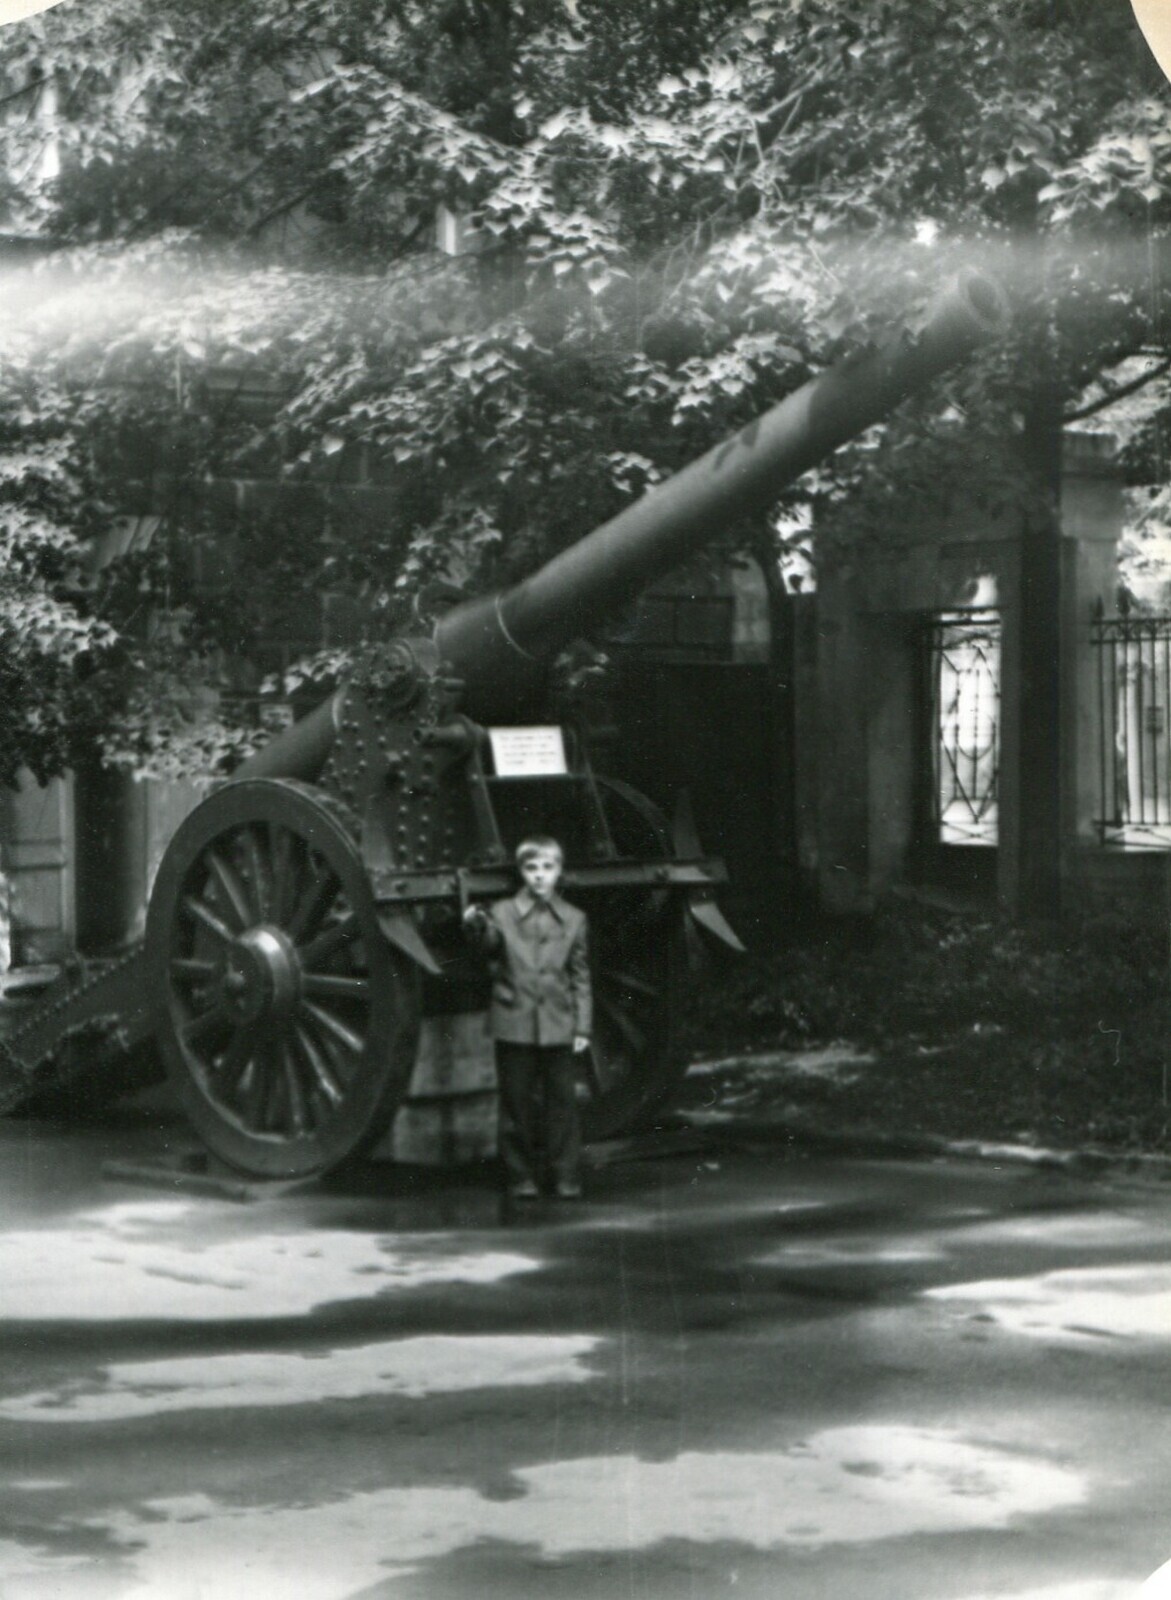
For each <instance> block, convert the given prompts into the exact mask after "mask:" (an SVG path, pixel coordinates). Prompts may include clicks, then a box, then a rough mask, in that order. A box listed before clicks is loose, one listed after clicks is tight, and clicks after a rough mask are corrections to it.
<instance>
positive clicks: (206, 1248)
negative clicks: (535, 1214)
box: [0, 1202, 539, 1322]
mask: <svg viewBox="0 0 1171 1600" xmlns="http://www.w3.org/2000/svg"><path fill="white" fill-rule="evenodd" d="M189 1209H190V1208H189V1207H187V1206H185V1205H183V1204H169V1203H166V1202H159V1203H157V1204H154V1205H151V1204H145V1205H137V1204H135V1205H121V1206H110V1207H107V1208H104V1209H102V1210H97V1211H91V1212H87V1213H85V1214H84V1215H82V1216H79V1217H76V1218H73V1219H71V1220H70V1222H69V1223H68V1224H66V1225H64V1226H60V1227H53V1228H38V1229H35V1230H24V1231H17V1232H12V1233H7V1234H4V1235H2V1236H0V1282H3V1283H4V1284H5V1285H6V1286H7V1287H6V1293H5V1303H4V1308H3V1312H2V1314H0V1315H2V1316H3V1319H4V1320H6V1321H70V1322H72V1321H125V1320H131V1319H134V1320H143V1319H157V1320H161V1321H168V1322H182V1321H202V1320H212V1319H255V1318H267V1317H282V1316H303V1315H305V1314H307V1313H308V1312H310V1311H312V1310H313V1309H314V1308H315V1307H318V1306H321V1305H327V1304H330V1303H331V1302H334V1301H340V1300H357V1299H363V1300H366V1299H370V1298H372V1297H373V1296H375V1295H378V1294H381V1293H383V1292H384V1291H387V1290H392V1289H398V1290H410V1289H415V1288H422V1287H427V1286H431V1285H439V1284H445V1283H452V1284H457V1283H459V1284H484V1285H487V1284H492V1283H496V1282H498V1281H500V1280H501V1279H503V1278H508V1277H511V1276H513V1275H514V1274H516V1273H520V1272H530V1271H533V1270H534V1269H535V1268H536V1267H537V1266H538V1265H539V1262H538V1261H537V1260H535V1259H534V1258H533V1257H532V1256H528V1255H520V1254H518V1253H516V1252H513V1251H500V1250H484V1251H481V1252H474V1251H470V1250H467V1249H463V1250H460V1249H458V1248H457V1247H456V1246H455V1245H454V1244H453V1241H452V1239H451V1238H450V1236H447V1235H437V1236H433V1235H421V1234H413V1235H411V1238H410V1243H409V1245H404V1244H402V1243H400V1242H399V1241H398V1240H397V1239H394V1238H388V1237H385V1236H383V1237H380V1236H378V1235H377V1234H367V1233H357V1232H347V1231H341V1230H338V1231H333V1232H326V1231H322V1230H321V1229H311V1230H305V1231H301V1232H295V1233H284V1234H280V1233H265V1234H244V1235H240V1236H238V1237H228V1238H222V1237H221V1238H218V1239H208V1238H206V1237H204V1238H202V1239H200V1238H195V1237H193V1233H194V1229H193V1228H192V1226H191V1221H190V1218H189V1216H188V1212H189ZM213 1215H214V1213H213Z"/></svg>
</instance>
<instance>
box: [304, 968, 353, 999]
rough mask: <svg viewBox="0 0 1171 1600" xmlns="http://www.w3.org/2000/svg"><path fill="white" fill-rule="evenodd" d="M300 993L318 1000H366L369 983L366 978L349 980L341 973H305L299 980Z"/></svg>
mask: <svg viewBox="0 0 1171 1600" xmlns="http://www.w3.org/2000/svg"><path fill="white" fill-rule="evenodd" d="M301 993H302V994H312V995H316V996H317V998H318V999H319V1000H320V999H326V998H333V999H336V1000H368V999H369V998H370V982H369V979H367V978H350V977H346V976H344V975H343V974H341V973H337V974H334V973H332V972H306V973H305V974H304V975H303V977H302V979H301Z"/></svg>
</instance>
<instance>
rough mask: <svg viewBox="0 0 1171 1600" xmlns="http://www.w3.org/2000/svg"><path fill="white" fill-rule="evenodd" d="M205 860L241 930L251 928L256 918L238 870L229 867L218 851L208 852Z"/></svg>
mask: <svg viewBox="0 0 1171 1600" xmlns="http://www.w3.org/2000/svg"><path fill="white" fill-rule="evenodd" d="M204 859H205V860H206V862H207V864H208V866H209V867H210V868H211V874H212V877H213V878H214V879H215V881H216V883H218V884H219V886H220V888H221V890H222V891H223V894H224V898H225V899H226V900H227V902H228V904H229V906H230V907H231V909H232V913H233V915H234V916H235V918H236V922H237V925H238V927H239V928H241V929H243V928H248V927H251V925H252V922H253V921H254V918H253V916H252V911H251V908H250V907H249V905H248V896H247V895H246V894H245V892H244V885H243V884H242V883H241V881H240V878H239V875H238V873H237V872H236V869H235V868H234V867H231V866H229V865H228V863H227V862H226V861H225V860H224V858H223V856H221V855H220V853H219V851H218V850H208V851H206V852H205V855H204Z"/></svg>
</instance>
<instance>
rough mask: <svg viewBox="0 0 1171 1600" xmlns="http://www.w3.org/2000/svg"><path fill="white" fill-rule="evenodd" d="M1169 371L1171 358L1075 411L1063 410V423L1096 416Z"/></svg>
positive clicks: (1080, 420) (1170, 369)
mask: <svg viewBox="0 0 1171 1600" xmlns="http://www.w3.org/2000/svg"><path fill="white" fill-rule="evenodd" d="M1169 372H1171V360H1167V361H1164V362H1162V363H1160V365H1159V366H1157V367H1152V369H1151V370H1150V372H1144V373H1142V374H1141V375H1140V376H1139V377H1137V378H1132V379H1131V381H1130V382H1129V383H1120V384H1119V386H1118V388H1117V389H1111V390H1110V391H1109V393H1108V394H1105V395H1103V396H1102V397H1101V399H1099V400H1091V401H1089V402H1088V403H1087V404H1086V405H1084V406H1078V407H1077V408H1076V410H1073V411H1063V412H1062V414H1061V420H1062V422H1063V423H1068V422H1082V421H1084V420H1085V418H1086V417H1096V416H1097V415H1098V413H1099V412H1100V411H1106V410H1108V409H1109V408H1110V406H1112V405H1114V404H1115V403H1116V401H1119V400H1125V399H1126V398H1127V396H1128V395H1132V394H1137V393H1138V391H1139V390H1140V389H1144V388H1145V387H1146V386H1147V384H1148V383H1154V381H1155V379H1156V378H1163V377H1166V375H1167V373H1169Z"/></svg>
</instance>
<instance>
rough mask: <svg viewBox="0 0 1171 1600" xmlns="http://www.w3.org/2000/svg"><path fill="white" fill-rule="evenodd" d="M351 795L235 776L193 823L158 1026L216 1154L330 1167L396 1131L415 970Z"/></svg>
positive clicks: (150, 940)
mask: <svg viewBox="0 0 1171 1600" xmlns="http://www.w3.org/2000/svg"><path fill="white" fill-rule="evenodd" d="M354 826H355V825H354V823H353V820H352V819H351V818H350V817H349V815H348V813H347V812H346V811H345V810H344V808H343V807H341V806H339V805H338V804H337V803H336V802H334V801H333V800H331V799H329V798H328V797H326V796H324V795H323V794H321V792H320V791H318V790H314V789H312V788H310V787H308V786H307V785H304V784H300V783H295V782H292V781H289V780H283V779H272V778H260V779H254V780H250V781H245V782H240V783H235V784H227V785H225V786H224V787H223V788H222V789H219V790H217V791H216V792H215V793H214V794H213V795H211V796H210V798H209V799H207V800H205V801H204V802H203V804H202V805H201V806H199V807H198V808H197V809H196V810H195V811H193V812H192V813H191V815H190V816H189V817H188V818H187V819H186V821H185V822H184V823H183V824H182V826H181V827H180V828H179V830H178V832H177V833H176V834H175V837H174V839H173V840H172V841H171V844H170V846H169V848H168V850H167V853H166V855H165V857H164V859H163V863H162V866H161V868H160V869H159V875H158V879H157V881H156V883H155V887H154V892H153V894H152V896H151V902H150V911H149V915H148V918H147V940H146V943H147V952H148V961H149V978H148V981H149V984H150V992H151V1003H152V1007H153V1010H154V1017H155V1032H156V1037H157V1039H158V1042H159V1045H160V1047H161V1050H162V1054H163V1058H164V1061H165V1063H166V1067H167V1072H168V1075H169V1077H170V1078H171V1080H172V1082H173V1083H174V1084H175V1085H176V1086H177V1088H178V1090H179V1093H180V1095H181V1097H182V1101H183V1105H184V1108H185V1110H186V1112H187V1114H188V1116H189V1117H190V1119H191V1121H192V1122H193V1123H194V1125H195V1127H196V1129H197V1130H198V1132H199V1133H200V1135H201V1136H202V1138H203V1139H204V1141H205V1142H206V1144H207V1145H208V1147H209V1148H210V1149H211V1150H212V1151H214V1153H215V1154H216V1155H218V1156H220V1157H222V1159H223V1160H225V1161H227V1162H229V1163H230V1164H231V1165H232V1166H234V1167H237V1168H239V1169H240V1170H241V1171H243V1172H247V1173H250V1174H253V1175H256V1176H260V1177H270V1178H271V1177H283V1178H292V1177H304V1176H308V1175H310V1174H313V1173H318V1172H325V1171H328V1170H329V1169H330V1168H332V1167H336V1166H338V1165H340V1164H341V1163H342V1162H344V1161H346V1160H348V1159H350V1158H351V1157H354V1156H358V1155H360V1154H362V1153H363V1152H365V1151H366V1150H368V1149H369V1148H370V1147H371V1146H372V1145H373V1144H374V1143H376V1142H377V1140H378V1139H379V1138H380V1137H381V1136H382V1134H383V1133H384V1132H385V1130H386V1128H387V1126H388V1124H389V1122H390V1119H391V1117H392V1116H393V1114H394V1111H395V1109H396V1107H397V1106H398V1103H399V1101H400V1100H401V1098H402V1096H403V1095H404V1094H405V1092H406V1089H407V1085H408V1082H409V1080H410V1074H411V1069H412V1066H413V1064H414V1059H415V1049H416V1046H417V1042H418V1032H419V987H420V985H419V975H418V970H417V969H416V968H415V967H414V965H413V963H411V962H410V961H409V960H408V958H407V957H405V956H404V955H402V954H401V952H399V951H397V950H395V949H394V948H393V947H392V946H391V945H389V944H388V943H387V941H386V940H385V939H384V938H383V936H382V934H381V932H380V930H379V927H378V921H377V916H376V909H375V905H374V900H373V897H372V894H371V891H370V885H369V882H368V879H367V876H366V873H365V870H364V868H363V866H362V861H361V857H360V855H359V852H358V850H357V847H356V845H355V842H354V840H355V833H354Z"/></svg>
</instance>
